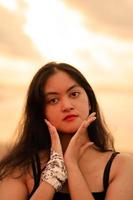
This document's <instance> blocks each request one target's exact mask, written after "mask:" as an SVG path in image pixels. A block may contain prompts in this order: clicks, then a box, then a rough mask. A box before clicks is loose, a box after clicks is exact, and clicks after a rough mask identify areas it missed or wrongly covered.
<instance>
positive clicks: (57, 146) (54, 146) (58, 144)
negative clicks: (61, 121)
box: [45, 119, 63, 157]
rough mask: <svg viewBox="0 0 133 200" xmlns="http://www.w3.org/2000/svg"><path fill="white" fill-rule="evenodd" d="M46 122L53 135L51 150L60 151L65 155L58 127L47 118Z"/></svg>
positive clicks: (51, 135)
mask: <svg viewBox="0 0 133 200" xmlns="http://www.w3.org/2000/svg"><path fill="white" fill-rule="evenodd" d="M45 122H46V124H47V126H48V130H49V133H50V137H51V150H53V151H55V152H57V153H59V154H60V155H62V157H63V151H62V146H61V142H60V138H59V135H58V132H57V130H56V128H55V127H54V126H53V125H52V124H51V123H50V122H49V121H48V120H47V119H45Z"/></svg>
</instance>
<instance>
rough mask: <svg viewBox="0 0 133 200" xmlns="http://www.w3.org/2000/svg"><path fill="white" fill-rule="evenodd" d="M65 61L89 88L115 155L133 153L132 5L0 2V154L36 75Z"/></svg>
mask: <svg viewBox="0 0 133 200" xmlns="http://www.w3.org/2000/svg"><path fill="white" fill-rule="evenodd" d="M49 61H57V62H67V63H69V64H72V65H74V66H75V67H77V68H78V69H80V70H81V72H82V73H83V74H84V75H85V77H86V78H87V79H88V81H89V83H90V84H91V85H92V87H93V88H94V91H95V93H96V96H97V99H98V101H99V104H100V106H101V109H102V112H103V114H104V116H105V119H106V122H107V124H108V126H109V128H110V130H111V132H112V134H113V136H114V139H115V147H116V148H117V150H119V151H124V152H129V153H133V1H132V0H123V1H116V0H112V1H109V0H100V1H98V0H92V1H89V0H82V1H81V0H43V1H42V0H37V1H34V0H6V1H5V0H0V154H1V155H2V153H3V152H4V151H5V146H6V144H9V143H10V142H11V141H12V138H13V136H14V131H15V129H16V127H17V123H18V121H19V119H20V117H21V113H22V110H23V107H24V102H25V95H26V91H27V89H28V85H29V83H30V81H31V79H32V77H33V75H34V74H35V72H36V71H37V70H38V69H39V68H40V67H41V66H42V65H44V64H46V63H47V62H49Z"/></svg>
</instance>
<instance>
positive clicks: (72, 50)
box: [25, 0, 133, 71]
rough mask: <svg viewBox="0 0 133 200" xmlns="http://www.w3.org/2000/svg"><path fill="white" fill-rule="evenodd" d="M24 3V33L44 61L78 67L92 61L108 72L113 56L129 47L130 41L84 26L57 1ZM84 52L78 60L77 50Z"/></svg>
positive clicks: (113, 66)
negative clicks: (83, 57)
mask: <svg viewBox="0 0 133 200" xmlns="http://www.w3.org/2000/svg"><path fill="white" fill-rule="evenodd" d="M27 2H28V4H29V10H28V12H27V14H26V17H27V23H26V26H25V32H26V34H28V35H29V36H30V37H31V38H32V40H33V42H34V43H35V45H36V46H37V48H38V49H39V51H40V53H41V54H42V56H44V57H45V58H46V59H47V60H57V61H58V60H59V61H67V62H69V63H73V64H76V65H78V66H82V67H83V66H85V64H84V63H86V62H88V65H87V66H88V67H89V66H92V65H93V63H95V64H96V65H98V66H99V67H100V68H103V69H104V70H106V71H111V70H112V69H113V68H116V66H118V59H117V57H116V55H120V56H121V55H123V54H124V53H125V52H128V50H129V51H130V52H131V51H132V50H133V45H132V44H130V43H126V42H125V43H124V42H123V41H121V40H118V39H114V38H111V37H109V36H106V35H103V34H102V35H100V34H98V33H96V32H93V31H92V30H91V29H90V30H89V29H86V28H85V26H84V24H83V18H82V16H81V14H80V13H79V12H76V11H74V10H72V9H70V8H67V7H66V6H65V4H63V1H61V0H58V1H56V0H51V1H47V0H44V1H41V0H39V1H31V0H27ZM88 20H89V19H88ZM84 51H86V53H87V54H88V57H86V61H85V62H84V61H83V59H80V52H81V53H82V52H84ZM120 60H121V59H120Z"/></svg>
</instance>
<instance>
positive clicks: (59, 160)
mask: <svg viewBox="0 0 133 200" xmlns="http://www.w3.org/2000/svg"><path fill="white" fill-rule="evenodd" d="M41 179H42V181H46V182H47V183H49V184H50V185H52V186H53V187H54V189H55V190H56V191H59V190H61V188H62V186H63V184H64V182H65V181H66V179H67V171H66V167H65V164H64V160H63V157H62V155H60V154H58V153H57V152H55V151H51V155H50V160H49V162H48V163H47V164H46V167H45V169H44V170H43V172H42V174H41Z"/></svg>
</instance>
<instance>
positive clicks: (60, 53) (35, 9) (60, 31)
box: [25, 0, 84, 60]
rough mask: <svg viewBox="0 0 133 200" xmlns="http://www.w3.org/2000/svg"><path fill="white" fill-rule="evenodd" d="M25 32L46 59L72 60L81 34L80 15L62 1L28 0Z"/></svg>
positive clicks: (82, 32) (82, 33)
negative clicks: (28, 6)
mask: <svg viewBox="0 0 133 200" xmlns="http://www.w3.org/2000/svg"><path fill="white" fill-rule="evenodd" d="M28 3H29V5H30V10H29V11H28V13H27V20H28V22H27V24H26V27H25V31H26V33H28V34H29V35H30V37H31V38H32V40H33V41H34V42H35V44H36V45H37V46H38V48H39V50H40V52H41V53H42V54H43V55H44V56H45V57H47V58H48V59H55V60H58V59H60V60H64V59H68V60H72V59H73V54H74V51H75V49H78V48H80V45H79V44H80V42H79V37H83V35H84V30H83V29H82V27H81V20H82V19H81V16H80V15H79V14H78V13H76V12H74V11H71V10H70V9H69V10H68V9H67V8H66V7H65V5H64V4H63V2H62V1H60V0H58V1H54V0H52V1H46V0H45V1H39V3H38V1H32V2H31V1H30V0H29V1H28Z"/></svg>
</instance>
